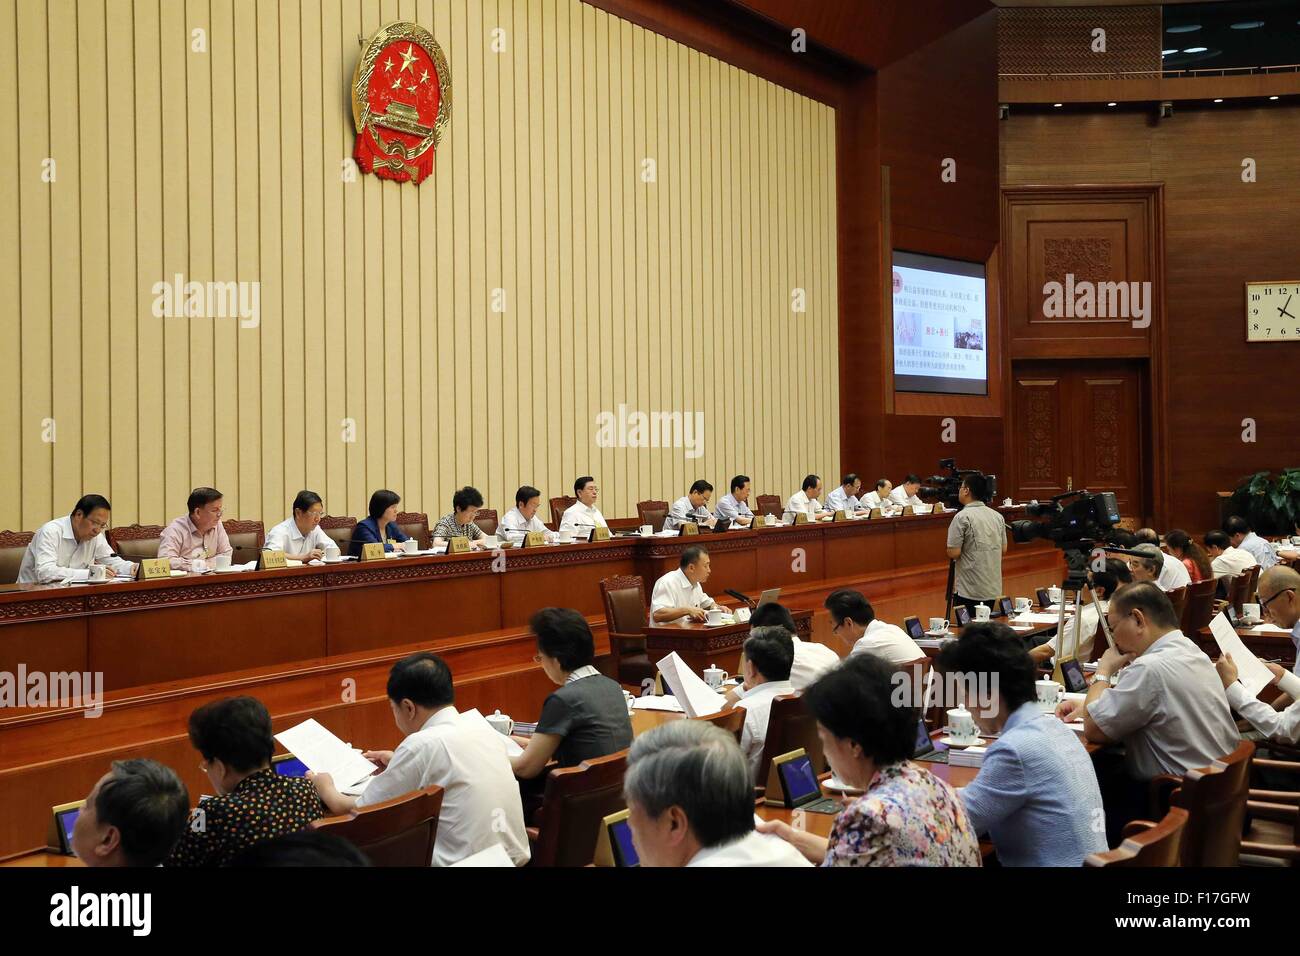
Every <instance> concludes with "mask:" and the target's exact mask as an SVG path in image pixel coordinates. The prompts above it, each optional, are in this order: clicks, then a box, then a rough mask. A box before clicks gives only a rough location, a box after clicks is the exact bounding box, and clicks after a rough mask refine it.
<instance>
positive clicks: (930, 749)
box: [912, 720, 948, 763]
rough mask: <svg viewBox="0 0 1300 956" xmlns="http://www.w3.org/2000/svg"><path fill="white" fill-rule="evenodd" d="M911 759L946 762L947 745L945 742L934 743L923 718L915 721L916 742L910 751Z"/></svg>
mask: <svg viewBox="0 0 1300 956" xmlns="http://www.w3.org/2000/svg"><path fill="white" fill-rule="evenodd" d="M912 759H913V760H925V761H928V762H929V763H947V762H948V746H947V744H942V743H940V744H936V743H935V742H934V740H933V739H932V738H931V737H930V731H929V730H928V729H927V728H926V726H925V721H924V720H918V721H917V722H916V744H915V745H914V748H913V751H912Z"/></svg>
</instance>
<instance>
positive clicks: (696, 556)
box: [650, 544, 717, 624]
mask: <svg viewBox="0 0 1300 956" xmlns="http://www.w3.org/2000/svg"><path fill="white" fill-rule="evenodd" d="M707 580H709V552H708V551H707V550H705V548H704V547H703V546H702V545H698V544H693V545H691V546H690V547H689V548H683V549H682V556H681V558H680V559H679V560H678V567H677V570H676V571H669V572H668V573H667V574H665V575H664V576H663V577H661V578H660V579H659V580H658V581H656V582H655V586H654V590H653V591H652V592H651V594H650V623H651V624H671V623H672V622H673V621H680V620H681V619H682V618H687V619H689V620H692V621H703V620H706V619H707V618H708V614H707V613H705V612H706V611H708V610H709V608H713V607H717V603H716V602H715V601H714V600H713V598H711V597H709V596H708V595H707V594H705V593H704V582H705V581H707Z"/></svg>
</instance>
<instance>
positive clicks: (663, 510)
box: [636, 501, 668, 533]
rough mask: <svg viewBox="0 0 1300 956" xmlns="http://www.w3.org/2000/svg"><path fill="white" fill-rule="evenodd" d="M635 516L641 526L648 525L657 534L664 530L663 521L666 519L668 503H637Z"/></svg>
mask: <svg viewBox="0 0 1300 956" xmlns="http://www.w3.org/2000/svg"><path fill="white" fill-rule="evenodd" d="M636 516H637V519H638V520H639V521H640V522H641V523H642V524H643V525H644V524H648V525H650V526H651V527H652V528H654V529H655V533H658V532H660V531H662V530H664V519H665V518H667V517H668V502H666V501H638V502H637V503H636Z"/></svg>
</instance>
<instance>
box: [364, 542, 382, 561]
mask: <svg viewBox="0 0 1300 956" xmlns="http://www.w3.org/2000/svg"><path fill="white" fill-rule="evenodd" d="M361 560H362V561H382V560H384V546H383V545H382V544H380V543H379V542H378V541H371V542H370V543H369V544H363V545H362V546H361Z"/></svg>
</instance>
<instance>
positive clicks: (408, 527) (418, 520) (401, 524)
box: [393, 511, 431, 551]
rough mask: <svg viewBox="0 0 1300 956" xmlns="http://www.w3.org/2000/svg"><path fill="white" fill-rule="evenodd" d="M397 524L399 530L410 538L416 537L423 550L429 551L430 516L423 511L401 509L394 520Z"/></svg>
mask: <svg viewBox="0 0 1300 956" xmlns="http://www.w3.org/2000/svg"><path fill="white" fill-rule="evenodd" d="M393 524H395V525H397V527H398V530H400V531H401V532H402V534H404V535H406V536H407V537H408V538H414V539H415V541H416V543H417V544H418V545H419V546H420V550H421V551H427V550H428V548H429V544H430V541H431V538H430V537H429V516H428V515H427V514H425V513H424V512H422V511H399V512H398V513H397V520H395V521H394V522H393Z"/></svg>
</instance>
